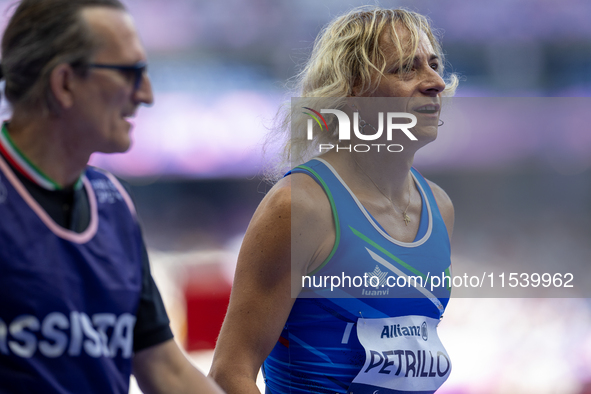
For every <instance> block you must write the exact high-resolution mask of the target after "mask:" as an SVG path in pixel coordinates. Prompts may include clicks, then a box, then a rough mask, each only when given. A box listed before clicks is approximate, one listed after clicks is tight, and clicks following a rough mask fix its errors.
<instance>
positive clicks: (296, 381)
mask: <svg viewBox="0 0 591 394" xmlns="http://www.w3.org/2000/svg"><path fill="white" fill-rule="evenodd" d="M292 172H303V173H306V174H308V175H310V176H311V177H313V178H314V179H315V180H316V181H317V183H319V184H320V185H321V186H322V187H323V189H324V191H325V193H326V194H327V197H328V199H329V201H330V204H331V207H332V210H333V215H334V219H335V223H336V242H335V245H334V248H333V250H332V252H331V254H330V255H329V258H328V259H327V260H326V261H325V262H324V263H323V264H322V265H321V266H320V267H319V268H318V269H316V270H315V271H314V272H311V273H310V274H309V275H310V276H311V277H313V278H315V279H316V278H320V279H322V278H323V277H325V276H338V277H339V278H341V279H342V280H343V283H344V286H341V287H338V288H333V289H331V286H330V283H329V284H328V285H327V287H328V288H322V289H318V288H316V284H315V282H312V281H310V282H307V281H306V282H304V283H305V286H304V288H303V289H302V292H301V293H300V296H299V297H298V299H297V300H296V301H295V304H294V306H293V308H292V310H291V313H290V315H289V318H288V319H287V322H286V325H285V327H284V329H283V332H282V333H281V336H280V338H279V341H278V342H277V344H276V345H275V347H274V349H273V350H272V352H271V353H270V355H269V356H268V358H267V359H266V360H265V362H264V364H263V371H264V374H265V379H266V384H267V392H268V393H273V394H275V393H354V394H362V393H366V392H367V393H373V392H374V391H375V390H376V389H379V390H380V391H379V392H380V393H386V392H388V393H403V392H404V393H406V392H412V393H433V392H434V391H435V390H436V389H437V388H438V387H439V386H440V385H441V383H442V382H443V381H444V380H445V379H446V378H447V377H448V376H449V372H450V370H451V364H450V361H449V357H448V356H447V354H446V353H445V351H444V349H439V348H438V349H435V348H434V346H435V345H428V344H429V342H428V341H427V338H429V341H435V340H436V341H438V338H437V336H436V332H434V331H435V327H436V324H437V323H438V321H439V319H440V317H441V316H442V314H443V311H444V309H445V306H446V305H447V302H448V300H449V295H450V290H451V289H450V287H449V280H448V281H447V282H445V285H444V286H439V287H436V288H433V289H432V288H431V286H430V283H431V282H430V279H429V278H430V277H433V276H438V277H439V278H441V277H442V276H443V277H445V276H450V269H451V261H450V243H449V236H448V233H447V229H446V226H445V223H444V221H443V219H442V217H441V214H440V212H439V209H438V207H437V203H436V202H435V198H434V196H433V194H432V192H431V189H430V187H429V185H428V183H427V181H426V180H425V179H424V178H423V177H422V176H421V175H420V174H419V173H418V172H417V171H416V170H414V169H412V170H411V172H412V175H413V178H414V180H415V184H416V185H417V188H418V190H419V191H420V193H421V197H422V200H423V204H422V212H421V224H420V227H419V232H418V234H417V238H416V239H415V241H413V242H411V243H404V242H400V241H397V240H394V239H393V238H391V237H390V236H388V234H387V233H386V232H385V231H384V230H383V229H382V228H381V226H380V225H379V224H378V223H377V222H376V221H375V220H374V219H373V217H372V216H371V215H370V214H369V212H368V211H367V210H365V208H364V207H363V206H362V205H361V203H360V202H359V201H358V200H357V198H356V197H355V196H354V195H353V194H352V193H351V191H350V190H349V189H348V187H347V186H346V185H345V184H344V182H343V181H342V180H341V179H340V177H339V175H338V174H337V173H336V171H335V170H334V169H333V168H332V167H331V166H330V165H329V164H328V163H327V162H325V161H323V160H321V159H314V160H311V161H309V162H308V163H305V164H304V165H302V166H299V167H296V168H295V169H294V170H293V171H292ZM364 275H366V277H369V278H371V277H374V276H375V277H377V278H376V279H375V280H374V282H372V285H371V286H369V287H365V286H359V287H356V286H355V284H349V283H350V282H348V281H347V277H351V278H352V279H353V278H354V277H355V276H358V277H359V278H363V277H364ZM387 277H392V278H391V279H390V280H391V282H390V283H394V280H395V279H397V278H399V277H404V278H401V279H408V278H409V277H415V278H417V277H422V278H423V279H426V280H425V281H424V283H423V287H421V286H418V287H417V286H408V287H399V288H395V287H389V286H388V285H387V282H386V279H387ZM400 283H401V284H402V281H401V282H400ZM357 284H359V281H358V282H357ZM374 284H377V286H375V287H373V285H374ZM427 290H428V291H427ZM366 323H370V324H369V325H368V324H366ZM360 324H363V330H361V327H360ZM371 324H373V325H374V328H373V329H374V330H378V331H377V334H375V335H374V336H376V335H377V337H376V338H377V340H378V341H380V340H381V341H383V342H384V343H385V342H386V341H391V342H389V343H391V344H396V345H386V344H382V345H379V344H378V345H376V346H386V347H385V348H383V349H378V348H376V349H375V350H372V349H374V348H373V347H372V346H373V345H372V344H370V343H368V341H369V342H371V341H374V339H371V338H370V337H371V335H372V334H370V333H368V332H369V331H368V327H369V326H371ZM410 336H413V338H412V339H413V340H415V342H414V343H416V344H418V345H420V346H422V347H419V348H416V349H415V348H413V347H412V346H411V347H408V346H407V347H405V346H402V347H400V343H401V342H400V341H399V339H400V338H403V339H404V340H405V342H403V343H406V342H408V341H407V340H408V339H409V338H411V337H410ZM433 337H435V339H432V338H433ZM421 338H422V339H421ZM397 340H398V342H396V341H397ZM423 340H424V342H423ZM362 342H363V343H364V344H362ZM438 343H439V344H440V342H438ZM387 346H390V347H391V348H387ZM397 346H398V347H400V348H398V347H397ZM429 346H431V348H429ZM362 372H367V376H365V377H364V376H362V375H363V373H362ZM372 373H375V376H378V377H379V379H381V377H382V376H383V377H385V378H389V379H394V380H395V381H394V383H389V384H390V389H384V387H385V386H387V385H388V384H384V385H382V384H381V383H379V382H378V380H379V379H378V378H373V377H371V376H374V375H371V374H372ZM363 379H365V383H363ZM374 380H375V382H374ZM358 381H360V382H361V384H358V383H357V382H358Z"/></svg>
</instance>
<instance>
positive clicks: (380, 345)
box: [348, 315, 451, 394]
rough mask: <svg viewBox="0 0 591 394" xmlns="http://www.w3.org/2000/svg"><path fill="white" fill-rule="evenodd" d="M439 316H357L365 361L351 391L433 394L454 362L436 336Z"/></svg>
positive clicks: (376, 393) (350, 393)
mask: <svg viewBox="0 0 591 394" xmlns="http://www.w3.org/2000/svg"><path fill="white" fill-rule="evenodd" d="M438 323H439V320H438V319H432V318H429V317H425V316H416V315H412V316H401V317H388V318H382V319H358V320H357V337H358V338H359V342H360V343H361V345H363V347H364V348H365V364H364V365H363V368H361V371H359V374H358V375H357V376H356V377H355V379H353V382H352V383H351V385H350V386H349V389H348V393H349V394H365V393H368V394H386V393H407V392H413V393H433V392H435V390H437V389H438V388H439V387H440V386H441V385H442V384H443V382H445V380H446V379H447V378H448V377H449V374H450V371H451V362H450V360H449V356H448V354H447V352H446V351H445V348H444V347H443V345H442V344H441V341H440V340H439V337H438V336H437V324H438Z"/></svg>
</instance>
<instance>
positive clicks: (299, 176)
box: [263, 173, 330, 215]
mask: <svg viewBox="0 0 591 394" xmlns="http://www.w3.org/2000/svg"><path fill="white" fill-rule="evenodd" d="M265 200H267V201H266V204H267V205H269V206H278V207H281V209H284V210H286V209H290V210H292V211H293V210H294V209H297V210H298V212H301V213H306V214H311V215H314V214H318V213H320V212H322V211H324V210H326V209H329V210H330V204H329V202H328V198H327V197H326V194H325V192H324V190H323V189H322V187H321V186H320V185H319V184H318V183H317V182H316V181H315V180H314V179H313V178H312V177H310V176H309V175H307V174H303V173H294V174H291V175H289V176H286V177H284V178H282V179H281V180H279V181H278V182H277V183H276V184H275V185H274V186H273V187H272V188H271V190H270V191H269V193H267V196H265V198H264V199H263V201H265Z"/></svg>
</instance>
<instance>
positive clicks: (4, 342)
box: [0, 311, 136, 358]
mask: <svg viewBox="0 0 591 394" xmlns="http://www.w3.org/2000/svg"><path fill="white" fill-rule="evenodd" d="M135 320H136V317H135V316H133V315H131V314H129V313H123V314H121V315H119V316H117V315H115V314H114V313H95V314H94V315H92V317H91V316H88V315H87V314H86V313H83V312H76V311H72V312H70V316H69V318H68V316H66V315H65V314H63V313H61V312H52V313H49V314H48V315H47V316H45V318H44V319H43V320H42V321H39V319H38V318H37V317H36V316H32V315H21V316H18V317H16V318H15V319H14V320H12V322H10V323H9V324H6V323H5V322H4V321H3V320H2V319H0V354H4V355H9V354H11V353H12V354H14V355H16V356H18V357H22V358H29V357H32V356H33V355H34V354H35V352H36V351H37V350H38V351H39V353H40V354H42V355H43V356H45V357H49V358H55V357H60V356H62V355H64V354H67V355H68V356H80V355H81V354H87V355H88V356H90V357H95V358H96V357H101V356H104V357H116V356H117V354H118V353H119V351H121V356H122V357H123V358H131V356H132V352H133V328H134V326H135ZM109 334H110V335H109ZM109 336H110V337H109Z"/></svg>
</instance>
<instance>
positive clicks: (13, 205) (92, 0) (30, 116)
mask: <svg viewBox="0 0 591 394" xmlns="http://www.w3.org/2000/svg"><path fill="white" fill-rule="evenodd" d="M0 68H1V71H2V74H3V78H4V79H5V81H6V85H5V86H6V87H5V94H6V98H7V99H8V101H9V102H10V104H11V107H12V116H11V118H10V120H8V121H7V122H5V123H4V124H3V125H2V131H1V133H0V391H1V392H2V393H17V392H18V393H21V392H26V393H125V392H127V391H128V390H129V378H130V374H131V373H132V372H133V373H134V374H135V376H136V378H137V380H138V383H139V385H140V387H141V388H142V390H143V391H144V392H145V393H197V392H199V393H220V392H221V391H220V390H219V388H217V386H215V384H214V383H212V382H211V381H210V380H208V379H207V378H206V377H204V376H203V375H202V374H201V373H200V372H199V371H197V370H196V369H195V368H194V367H193V366H192V365H191V364H190V363H189V361H188V360H187V359H186V357H185V356H184V355H183V353H182V352H181V351H180V349H179V348H178V346H177V345H176V343H175V342H174V339H173V338H172V333H171V331H170V328H169V321H168V317H167V316H166V312H165V310H164V306H163V304H162V300H161V298H160V294H159V293H158V290H157V288H156V285H155V284H154V281H153V279H152V277H151V274H150V270H149V264H148V259H147V254H146V250H145V246H144V244H143V241H142V237H141V233H140V229H139V226H138V223H137V219H136V217H135V209H134V207H133V203H132V201H131V198H130V197H129V195H128V194H127V192H126V190H125V188H123V187H122V186H121V184H120V183H119V181H118V180H117V179H116V178H115V177H113V176H112V175H111V174H109V173H106V172H104V171H101V170H98V169H95V168H91V167H87V165H86V164H87V161H88V159H89V157H90V155H91V154H92V153H93V152H107V153H111V152H124V151H126V150H127V149H128V148H129V146H130V135H129V134H130V129H131V124H130V123H129V121H128V119H129V118H130V117H133V116H134V115H135V113H136V110H137V108H138V106H139V105H140V104H151V103H152V101H153V97H152V89H151V85H150V80H149V78H148V76H147V74H146V72H145V71H146V54H145V51H144V48H143V46H142V44H141V42H140V40H139V38H138V35H137V33H136V30H135V27H134V25H133V21H132V19H131V17H130V15H129V14H128V13H127V12H126V10H125V8H124V7H123V5H122V4H121V3H120V2H119V1H118V0H22V1H21V2H20V4H19V5H18V7H17V8H16V10H15V12H14V15H13V16H12V18H11V20H10V22H9V23H8V26H7V28H6V31H5V33H4V36H3V39H2V64H1V67H0Z"/></svg>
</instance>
